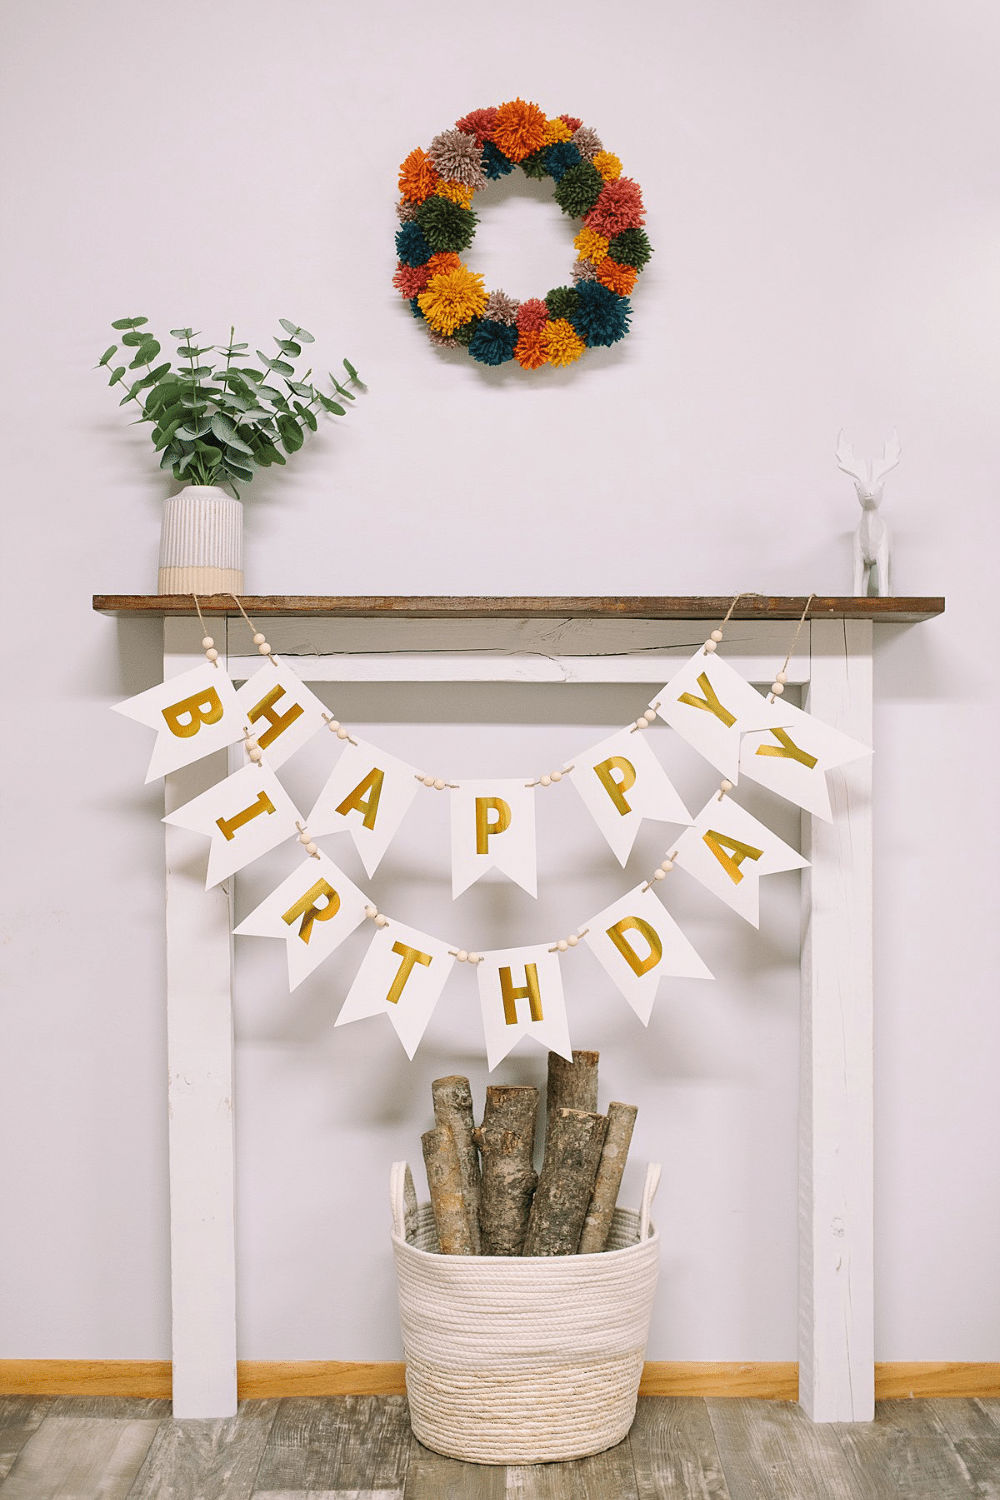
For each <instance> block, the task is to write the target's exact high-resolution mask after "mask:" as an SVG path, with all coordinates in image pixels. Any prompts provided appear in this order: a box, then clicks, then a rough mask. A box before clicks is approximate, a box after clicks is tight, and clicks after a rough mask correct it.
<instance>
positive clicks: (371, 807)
mask: <svg viewBox="0 0 1000 1500" xmlns="http://www.w3.org/2000/svg"><path fill="white" fill-rule="evenodd" d="M261 743H263V741H262V742H261ZM384 780H385V772H384V771H380V770H379V768H378V766H373V767H372V769H371V770H370V771H369V772H368V775H367V776H366V777H365V779H364V781H359V782H358V784H357V786H356V787H355V788H354V791H353V792H348V794H347V796H346V797H345V798H344V800H343V802H342V803H341V804H340V806H339V807H338V808H337V811H338V812H339V813H343V814H344V816H345V817H346V816H347V814H348V813H349V812H359V813H363V814H364V824H365V827H366V828H374V827H375V819H376V817H377V816H378V801H379V798H380V797H381V795H382V783H383V781H384ZM366 792H370V793H371V795H370V796H369V797H368V798H367V799H366V797H365V793H366Z"/></svg>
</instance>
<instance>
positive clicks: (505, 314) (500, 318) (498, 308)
mask: <svg viewBox="0 0 1000 1500" xmlns="http://www.w3.org/2000/svg"><path fill="white" fill-rule="evenodd" d="M520 305H521V304H520V303H519V302H518V300H517V298H516V297H508V296H507V293H506V292H499V291H498V292H490V295H489V297H488V299H487V302H486V310H485V312H484V314H483V316H484V317H486V318H492V319H493V321H494V322H495V323H516V322H517V310H518V308H519V307H520Z"/></svg>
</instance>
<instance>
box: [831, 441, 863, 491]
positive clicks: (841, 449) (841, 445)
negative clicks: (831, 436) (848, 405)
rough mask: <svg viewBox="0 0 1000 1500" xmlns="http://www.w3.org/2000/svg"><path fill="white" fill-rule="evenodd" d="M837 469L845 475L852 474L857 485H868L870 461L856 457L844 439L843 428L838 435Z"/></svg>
mask: <svg viewBox="0 0 1000 1500" xmlns="http://www.w3.org/2000/svg"><path fill="white" fill-rule="evenodd" d="M837 468H838V469H841V470H842V471H843V472H844V473H845V474H850V476H851V478H852V479H853V480H855V481H856V483H858V484H864V485H867V483H868V461H867V459H864V458H855V457H854V449H853V448H852V447H851V444H850V443H849V442H848V441H847V439H846V438H845V437H844V429H843V428H841V429H840V431H839V432H838V433H837Z"/></svg>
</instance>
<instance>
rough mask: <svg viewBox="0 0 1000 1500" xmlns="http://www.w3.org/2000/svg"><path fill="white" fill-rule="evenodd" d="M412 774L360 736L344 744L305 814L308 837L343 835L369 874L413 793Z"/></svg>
mask: <svg viewBox="0 0 1000 1500" xmlns="http://www.w3.org/2000/svg"><path fill="white" fill-rule="evenodd" d="M418 787H419V783H418V781H417V773H416V771H415V770H414V769H413V767H412V766H408V765H406V763H405V762H404V761H401V760H396V758H395V757H394V756H392V755H387V754H386V752H385V751H384V750H379V749H378V748H377V747H376V746H375V745H369V744H368V743H367V742H366V741H365V740H358V741H357V742H356V743H355V744H353V745H352V744H351V743H350V742H345V744H344V751H343V754H342V755H341V756H340V759H339V760H338V761H337V764H336V765H335V766H334V768H333V770H332V772H331V773H330V776H329V777H328V779H327V782H326V785H325V786H324V787H323V790H322V791H321V792H320V794H319V796H318V797H317V799H316V805H315V807H314V808H313V810H312V812H311V813H310V814H309V820H308V824H307V826H308V829H309V832H310V833H311V834H312V836H313V838H316V837H317V836H318V835H321V834H324V833H349V834H350V835H351V838H352V839H353V840H354V845H355V848H356V849H357V851H358V853H359V854H360V856H361V859H362V862H363V864H364V867H365V869H366V870H367V871H368V874H369V875H374V873H375V871H376V870H377V869H378V867H379V862H380V860H381V859H382V856H383V854H384V853H385V851H386V850H387V849H388V847H389V844H390V843H391V841H392V838H393V835H394V834H395V832H396V830H397V829H398V827H399V825H400V823H401V822H402V821H403V819H404V817H405V816H406V814H407V812H408V810H409V807H410V803H411V802H412V801H413V799H414V797H415V796H416V794H417V790H418Z"/></svg>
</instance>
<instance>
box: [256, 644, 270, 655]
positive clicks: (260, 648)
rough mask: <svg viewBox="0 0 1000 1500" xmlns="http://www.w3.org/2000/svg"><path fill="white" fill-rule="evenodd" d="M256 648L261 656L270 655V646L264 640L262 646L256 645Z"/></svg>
mask: <svg viewBox="0 0 1000 1500" xmlns="http://www.w3.org/2000/svg"><path fill="white" fill-rule="evenodd" d="M257 650H258V651H259V652H260V654H261V656H270V654H271V648H270V646H269V645H268V644H267V642H266V641H265V642H264V644H263V645H262V646H258V647H257Z"/></svg>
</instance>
